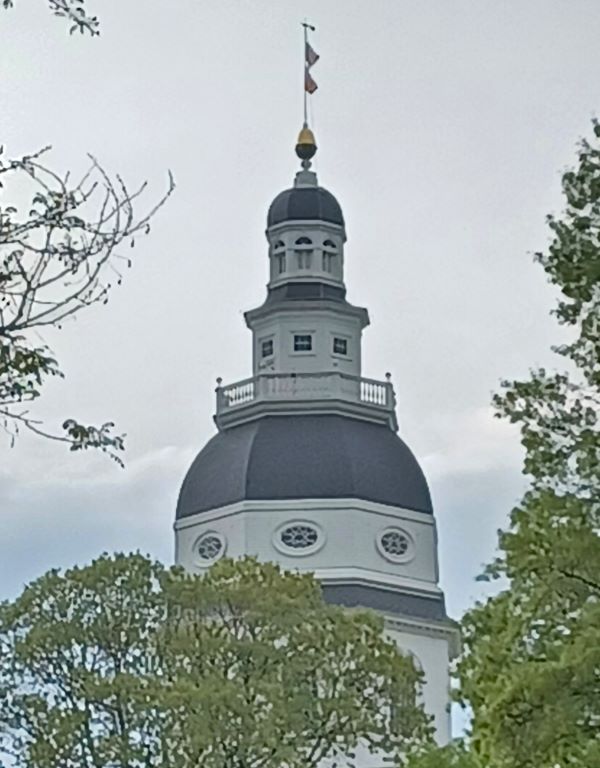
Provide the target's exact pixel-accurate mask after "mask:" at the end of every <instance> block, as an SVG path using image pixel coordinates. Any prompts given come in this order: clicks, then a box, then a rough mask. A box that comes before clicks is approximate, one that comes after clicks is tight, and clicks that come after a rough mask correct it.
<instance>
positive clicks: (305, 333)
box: [290, 331, 316, 355]
mask: <svg viewBox="0 0 600 768" xmlns="http://www.w3.org/2000/svg"><path fill="white" fill-rule="evenodd" d="M290 335H291V344H290V347H291V354H292V355H315V354H316V350H315V336H316V334H315V331H291V334H290ZM296 336H310V338H311V344H310V349H296Z"/></svg>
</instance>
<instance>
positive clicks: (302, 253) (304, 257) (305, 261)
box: [295, 237, 312, 269]
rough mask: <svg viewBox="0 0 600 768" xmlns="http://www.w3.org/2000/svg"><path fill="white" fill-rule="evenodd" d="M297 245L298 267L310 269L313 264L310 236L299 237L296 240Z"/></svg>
mask: <svg viewBox="0 0 600 768" xmlns="http://www.w3.org/2000/svg"><path fill="white" fill-rule="evenodd" d="M295 246H296V260H297V262H298V269H310V267H311V264H312V240H311V239H310V238H308V237H299V238H298V239H297V240H296V242H295Z"/></svg>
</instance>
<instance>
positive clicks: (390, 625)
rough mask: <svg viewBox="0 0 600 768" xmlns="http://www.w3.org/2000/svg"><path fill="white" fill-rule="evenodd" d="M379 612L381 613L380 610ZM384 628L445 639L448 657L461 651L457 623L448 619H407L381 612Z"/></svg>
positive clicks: (453, 656) (452, 656)
mask: <svg viewBox="0 0 600 768" xmlns="http://www.w3.org/2000/svg"><path fill="white" fill-rule="evenodd" d="M380 613H382V612H381V611H380ZM383 622H384V627H385V629H388V630H395V631H396V632H405V633H407V634H410V635H416V636H417V637H418V636H419V635H427V636H428V637H433V638H439V639H444V640H447V642H448V651H449V656H450V659H454V658H456V656H458V654H459V653H460V651H461V638H460V629H459V627H458V625H457V624H456V623H455V622H454V621H452V619H448V620H447V621H445V622H443V621H434V620H427V619H407V618H404V617H403V618H399V617H398V616H391V615H390V614H385V613H383Z"/></svg>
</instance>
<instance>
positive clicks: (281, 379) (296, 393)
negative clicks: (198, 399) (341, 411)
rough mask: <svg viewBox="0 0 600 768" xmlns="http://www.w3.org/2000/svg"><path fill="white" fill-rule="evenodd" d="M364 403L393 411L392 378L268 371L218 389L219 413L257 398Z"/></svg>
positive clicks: (254, 400) (265, 399)
mask: <svg viewBox="0 0 600 768" xmlns="http://www.w3.org/2000/svg"><path fill="white" fill-rule="evenodd" d="M327 399H338V400H344V401H346V402H357V403H364V404H366V405H370V406H374V407H376V408H379V409H383V410H387V411H393V410H394V407H395V400H394V391H393V388H392V384H391V382H390V381H385V382H384V381H377V380H375V379H363V378H361V377H359V376H350V375H348V374H344V373H337V372H335V373H334V372H331V373H297V374H294V373H268V374H261V375H259V376H256V377H254V378H251V379H244V380H243V381H238V382H235V383H234V384H229V385H228V386H225V387H221V386H219V387H218V388H217V415H219V414H221V413H224V412H228V411H231V410H232V409H236V408H240V407H242V406H245V405H248V404H249V403H253V402H257V401H268V400H279V401H286V400H289V401H293V400H327Z"/></svg>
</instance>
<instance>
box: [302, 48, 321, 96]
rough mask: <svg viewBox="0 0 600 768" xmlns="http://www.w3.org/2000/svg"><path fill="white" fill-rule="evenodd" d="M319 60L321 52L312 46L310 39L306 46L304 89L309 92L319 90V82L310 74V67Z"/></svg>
mask: <svg viewBox="0 0 600 768" xmlns="http://www.w3.org/2000/svg"><path fill="white" fill-rule="evenodd" d="M318 60H319V54H318V53H317V52H316V51H315V50H314V49H313V48H312V47H311V45H310V43H308V41H307V42H306V44H305V46H304V90H305V91H306V92H307V93H314V92H315V91H316V90H317V87H318V86H317V84H316V83H315V81H314V80H313V78H312V75H311V74H310V68H311V67H312V66H313V64H316V63H317V61H318Z"/></svg>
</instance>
